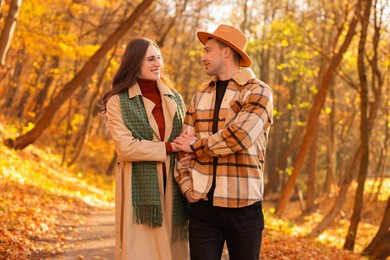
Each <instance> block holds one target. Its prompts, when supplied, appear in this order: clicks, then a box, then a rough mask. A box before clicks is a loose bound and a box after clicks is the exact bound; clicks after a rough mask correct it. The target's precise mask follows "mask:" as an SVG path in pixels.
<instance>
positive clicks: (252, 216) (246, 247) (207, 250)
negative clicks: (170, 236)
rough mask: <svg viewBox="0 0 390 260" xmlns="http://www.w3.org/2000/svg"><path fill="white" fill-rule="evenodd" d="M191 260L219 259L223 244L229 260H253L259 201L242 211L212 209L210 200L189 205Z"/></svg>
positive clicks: (261, 221)
mask: <svg viewBox="0 0 390 260" xmlns="http://www.w3.org/2000/svg"><path fill="white" fill-rule="evenodd" d="M189 211H190V214H189V215H190V216H189V217H190V220H189V232H190V255H191V260H220V259H221V255H222V250H223V246H224V242H225V241H226V244H227V247H228V251H229V258H230V260H255V259H256V260H257V259H259V256H260V248H261V239H262V231H263V229H264V215H263V211H262V204H261V202H257V203H255V204H254V205H251V206H248V207H244V208H221V207H214V206H213V205H212V202H211V201H204V200H201V201H198V202H196V203H191V204H190V209H189Z"/></svg>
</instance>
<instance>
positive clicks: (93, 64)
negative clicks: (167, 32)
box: [4, 0, 153, 149]
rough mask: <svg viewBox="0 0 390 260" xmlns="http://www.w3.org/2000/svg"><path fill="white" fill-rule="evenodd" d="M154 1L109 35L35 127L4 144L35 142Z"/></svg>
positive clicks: (147, 0)
mask: <svg viewBox="0 0 390 260" xmlns="http://www.w3.org/2000/svg"><path fill="white" fill-rule="evenodd" d="M152 2H153V0H144V1H143V2H142V3H141V4H139V5H138V6H137V7H136V8H135V9H134V11H133V13H132V14H131V15H130V17H129V18H127V19H126V20H125V21H124V22H123V23H122V24H121V25H119V27H118V28H117V29H116V30H115V31H114V32H113V33H112V34H111V35H109V36H108V37H107V39H106V41H105V42H104V43H103V44H102V46H101V47H100V49H99V50H97V51H96V52H95V53H94V54H93V55H92V57H91V58H90V59H89V60H88V61H87V62H86V63H85V65H84V66H83V67H82V69H81V70H80V71H79V72H78V73H77V74H76V76H75V77H74V78H73V79H72V80H71V81H70V82H68V83H67V84H66V85H65V86H64V88H62V89H61V91H60V92H59V93H57V95H56V96H55V97H54V98H53V99H52V101H51V102H50V104H49V105H48V106H47V107H46V109H45V111H44V112H43V113H42V115H41V117H40V118H39V120H38V122H37V123H36V125H35V127H34V128H33V129H31V130H30V131H29V132H27V133H26V134H24V135H21V136H19V137H17V138H16V139H15V140H12V139H6V140H4V144H5V145H7V146H8V147H11V148H14V149H23V148H25V147H26V146H28V145H30V144H32V143H34V142H35V141H36V140H37V139H38V138H39V137H40V136H41V135H42V133H43V132H44V131H45V130H46V128H47V127H48V126H49V125H50V123H51V121H52V120H53V118H54V115H55V113H56V112H57V111H58V109H59V108H60V107H61V106H62V104H64V102H65V101H66V100H67V99H68V98H69V97H70V96H71V94H72V93H73V92H74V91H75V90H76V89H77V88H78V87H79V86H80V85H82V84H83V83H84V82H85V81H86V80H88V78H89V77H91V76H92V75H93V73H94V71H95V70H96V68H97V67H98V65H99V63H100V61H101V60H102V59H103V57H104V56H105V55H106V54H107V52H108V51H109V50H110V49H111V48H112V47H113V46H114V45H115V44H116V43H117V42H118V41H119V39H121V38H122V37H123V36H124V35H125V34H126V32H127V31H128V30H129V29H130V28H131V27H132V26H133V25H134V24H135V22H136V21H137V20H138V19H139V18H140V17H141V15H142V14H143V13H144V12H145V11H146V9H147V8H148V7H149V6H150V5H151V4H152Z"/></svg>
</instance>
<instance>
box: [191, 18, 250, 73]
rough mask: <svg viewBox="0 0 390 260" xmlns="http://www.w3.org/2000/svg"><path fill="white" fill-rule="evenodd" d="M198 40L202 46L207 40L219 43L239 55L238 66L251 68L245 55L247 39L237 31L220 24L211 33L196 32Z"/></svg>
mask: <svg viewBox="0 0 390 260" xmlns="http://www.w3.org/2000/svg"><path fill="white" fill-rule="evenodd" d="M197 35H198V38H199V40H200V41H201V42H202V43H203V45H204V44H206V42H207V41H208V39H209V38H213V39H215V40H218V41H221V42H223V43H224V44H226V45H227V46H229V47H230V48H232V49H233V50H235V51H236V52H238V54H240V56H241V60H240V66H242V67H250V66H252V60H251V58H249V56H248V55H247V54H246V53H245V48H246V45H247V44H248V39H247V38H246V37H245V35H244V34H243V33H242V32H241V31H240V30H238V29H236V28H234V27H233V26H230V25H227V24H221V25H220V26H218V28H217V29H216V30H215V31H214V32H213V33H208V32H198V33H197Z"/></svg>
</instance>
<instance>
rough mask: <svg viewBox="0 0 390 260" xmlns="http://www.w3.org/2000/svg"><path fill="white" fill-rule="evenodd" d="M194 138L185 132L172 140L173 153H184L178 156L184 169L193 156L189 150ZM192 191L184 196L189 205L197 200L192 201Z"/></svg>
mask: <svg viewBox="0 0 390 260" xmlns="http://www.w3.org/2000/svg"><path fill="white" fill-rule="evenodd" d="M196 139H197V138H196V136H195V135H192V134H188V133H187V132H184V133H181V134H180V135H179V136H178V137H176V138H175V140H173V142H172V143H171V144H172V148H173V151H174V152H180V151H183V152H185V154H184V156H179V163H180V164H181V165H182V166H184V167H186V168H187V167H189V166H190V163H191V158H192V157H193V156H194V155H193V153H192V149H191V146H190V144H191V142H192V141H194V140H196ZM191 191H192V189H190V190H188V191H186V192H185V193H184V196H185V197H186V198H187V200H188V201H189V202H190V203H194V202H197V201H198V200H199V199H194V198H192V196H191Z"/></svg>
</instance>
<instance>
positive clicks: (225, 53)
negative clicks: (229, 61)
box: [223, 47, 233, 58]
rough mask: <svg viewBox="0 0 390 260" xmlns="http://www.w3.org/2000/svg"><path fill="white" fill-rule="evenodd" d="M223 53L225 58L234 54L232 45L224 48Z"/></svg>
mask: <svg viewBox="0 0 390 260" xmlns="http://www.w3.org/2000/svg"><path fill="white" fill-rule="evenodd" d="M223 55H224V56H225V58H228V57H229V56H231V55H233V50H232V49H231V48H230V47H226V48H225V49H224V52H223Z"/></svg>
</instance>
